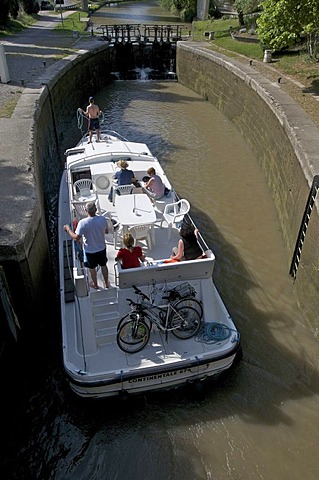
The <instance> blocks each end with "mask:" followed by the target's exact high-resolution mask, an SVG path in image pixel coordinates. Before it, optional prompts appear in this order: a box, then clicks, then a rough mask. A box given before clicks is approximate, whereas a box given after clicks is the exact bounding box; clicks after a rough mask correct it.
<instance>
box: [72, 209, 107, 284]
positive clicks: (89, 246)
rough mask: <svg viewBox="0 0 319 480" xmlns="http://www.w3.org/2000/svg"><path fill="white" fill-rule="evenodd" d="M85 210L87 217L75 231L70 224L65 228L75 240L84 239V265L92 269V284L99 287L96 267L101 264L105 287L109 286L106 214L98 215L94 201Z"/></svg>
mask: <svg viewBox="0 0 319 480" xmlns="http://www.w3.org/2000/svg"><path fill="white" fill-rule="evenodd" d="M85 210H86V212H87V217H86V218H82V219H81V220H80V221H79V223H78V224H77V227H76V230H75V232H72V230H71V228H70V226H69V225H64V227H63V228H64V230H65V231H66V232H68V234H69V235H70V237H71V238H72V239H73V240H76V241H79V240H82V245H83V251H84V252H83V253H84V257H85V261H84V266H85V267H88V268H89V269H90V274H91V279H92V281H91V283H90V286H91V287H92V288H95V289H97V288H99V286H98V283H97V272H96V267H97V266H98V265H100V267H101V271H102V275H103V278H104V287H105V288H108V287H109V286H110V282H109V279H108V268H107V265H106V264H107V256H106V246H105V233H108V227H107V219H106V218H105V217H104V216H101V215H96V211H97V209H96V205H95V203H94V202H88V203H87V204H86V206H85Z"/></svg>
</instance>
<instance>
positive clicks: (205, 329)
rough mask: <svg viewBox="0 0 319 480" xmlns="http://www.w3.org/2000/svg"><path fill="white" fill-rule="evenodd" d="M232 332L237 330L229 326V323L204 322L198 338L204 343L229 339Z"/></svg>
mask: <svg viewBox="0 0 319 480" xmlns="http://www.w3.org/2000/svg"><path fill="white" fill-rule="evenodd" d="M232 332H236V333H237V330H234V329H233V328H229V327H228V326H227V325H225V324H223V323H218V322H210V323H203V326H202V328H201V330H200V331H199V333H198V335H197V337H196V340H197V341H198V342H204V343H217V342H221V341H223V340H227V338H229V337H230V336H231V333H232Z"/></svg>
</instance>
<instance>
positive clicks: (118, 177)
mask: <svg viewBox="0 0 319 480" xmlns="http://www.w3.org/2000/svg"><path fill="white" fill-rule="evenodd" d="M117 166H118V167H119V168H120V170H119V171H117V172H115V174H114V175H113V177H112V178H113V180H114V181H115V182H116V183H117V185H130V184H131V183H134V182H135V177H134V172H133V171H132V170H128V168H127V167H128V163H127V161H126V160H119V161H118V162H117ZM113 188H114V187H111V190H110V193H109V201H110V202H112V201H113ZM115 188H116V187H115Z"/></svg>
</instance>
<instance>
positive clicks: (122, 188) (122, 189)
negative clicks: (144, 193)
mask: <svg viewBox="0 0 319 480" xmlns="http://www.w3.org/2000/svg"><path fill="white" fill-rule="evenodd" d="M133 188H134V185H132V184H130V185H118V186H116V185H114V186H113V205H115V197H116V194H117V192H119V194H120V195H130V194H131V193H132V192H133Z"/></svg>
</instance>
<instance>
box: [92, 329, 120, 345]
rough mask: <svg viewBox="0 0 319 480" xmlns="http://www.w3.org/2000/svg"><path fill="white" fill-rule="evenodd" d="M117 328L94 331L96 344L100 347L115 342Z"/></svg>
mask: <svg viewBox="0 0 319 480" xmlns="http://www.w3.org/2000/svg"><path fill="white" fill-rule="evenodd" d="M116 334H117V327H116V326H113V327H108V328H100V329H99V330H96V343H97V345H98V346H99V347H100V346H102V345H109V344H110V343H115V342H116Z"/></svg>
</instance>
